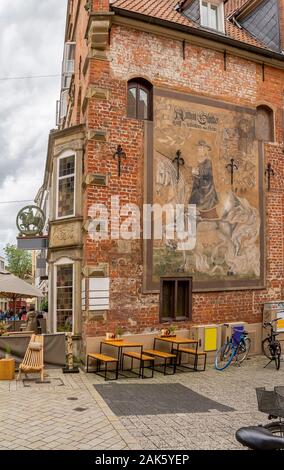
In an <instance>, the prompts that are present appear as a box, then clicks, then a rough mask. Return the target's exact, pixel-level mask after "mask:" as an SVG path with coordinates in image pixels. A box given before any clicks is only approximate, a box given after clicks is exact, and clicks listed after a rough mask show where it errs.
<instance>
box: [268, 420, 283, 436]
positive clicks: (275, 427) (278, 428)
mask: <svg viewBox="0 0 284 470" xmlns="http://www.w3.org/2000/svg"><path fill="white" fill-rule="evenodd" d="M263 427H264V428H265V429H268V430H269V431H270V432H272V434H274V435H275V436H279V437H284V422H281V421H274V422H273V423H269V424H266V425H265V426H263Z"/></svg>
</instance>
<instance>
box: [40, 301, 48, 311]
mask: <svg viewBox="0 0 284 470" xmlns="http://www.w3.org/2000/svg"><path fill="white" fill-rule="evenodd" d="M40 309H41V311H42V312H48V300H47V299H43V300H42V302H41V304H40Z"/></svg>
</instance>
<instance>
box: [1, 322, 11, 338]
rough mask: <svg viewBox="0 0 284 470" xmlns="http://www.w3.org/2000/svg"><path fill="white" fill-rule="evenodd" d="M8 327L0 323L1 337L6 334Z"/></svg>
mask: <svg viewBox="0 0 284 470" xmlns="http://www.w3.org/2000/svg"><path fill="white" fill-rule="evenodd" d="M8 328H9V326H8V325H7V323H5V322H3V321H1V322H0V336H3V335H4V334H5V333H7V330H8Z"/></svg>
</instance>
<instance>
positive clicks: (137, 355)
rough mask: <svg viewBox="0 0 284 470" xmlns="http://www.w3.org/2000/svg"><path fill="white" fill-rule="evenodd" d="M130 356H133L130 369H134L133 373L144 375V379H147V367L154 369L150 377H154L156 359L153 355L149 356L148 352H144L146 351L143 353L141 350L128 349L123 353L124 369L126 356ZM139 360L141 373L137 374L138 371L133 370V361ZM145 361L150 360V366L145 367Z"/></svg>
mask: <svg viewBox="0 0 284 470" xmlns="http://www.w3.org/2000/svg"><path fill="white" fill-rule="evenodd" d="M125 357H129V358H131V368H130V370H131V371H132V373H133V374H136V375H138V376H139V377H142V379H145V378H146V377H145V373H144V372H145V369H150V370H151V371H152V375H151V376H150V377H149V378H152V377H153V376H154V360H155V358H154V357H152V356H148V355H147V354H144V352H143V353H142V354H141V353H140V352H134V351H128V352H125V353H123V356H122V370H125V369H124V358H125ZM134 360H136V361H139V365H140V367H139V373H138V374H137V373H136V372H134V371H133V361H134ZM145 362H150V366H149V367H145Z"/></svg>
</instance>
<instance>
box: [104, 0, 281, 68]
mask: <svg viewBox="0 0 284 470" xmlns="http://www.w3.org/2000/svg"><path fill="white" fill-rule="evenodd" d="M111 9H112V10H113V11H114V13H115V14H116V15H118V16H122V17H125V18H130V19H134V20H139V21H142V22H144V23H150V24H154V25H157V26H163V27H166V28H169V29H173V30H176V31H180V32H184V33H188V34H192V35H194V36H198V37H201V38H204V39H208V40H211V41H215V42H218V43H222V44H224V45H228V46H232V47H236V48H238V49H242V50H244V51H247V52H252V53H254V54H256V55H259V56H262V57H267V58H270V59H275V60H278V61H281V62H284V54H281V53H278V52H274V51H271V50H269V49H264V48H261V47H257V46H253V45H251V44H246V43H244V42H242V41H237V40H235V39H231V38H228V37H227V36H225V35H223V34H215V33H213V32H211V31H208V30H204V29H197V28H194V27H192V26H186V25H182V24H178V23H174V22H172V21H168V20H164V19H161V18H157V17H153V16H149V15H144V14H142V13H138V12H134V11H130V10H125V9H123V8H118V7H115V6H114V5H113V6H111Z"/></svg>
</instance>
